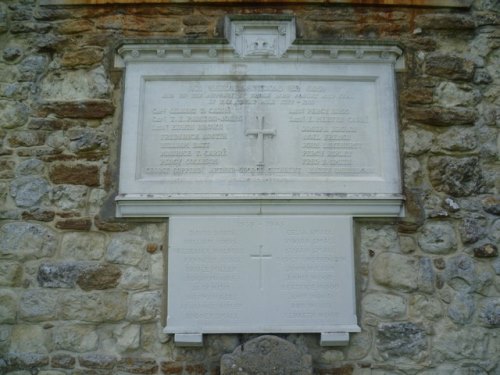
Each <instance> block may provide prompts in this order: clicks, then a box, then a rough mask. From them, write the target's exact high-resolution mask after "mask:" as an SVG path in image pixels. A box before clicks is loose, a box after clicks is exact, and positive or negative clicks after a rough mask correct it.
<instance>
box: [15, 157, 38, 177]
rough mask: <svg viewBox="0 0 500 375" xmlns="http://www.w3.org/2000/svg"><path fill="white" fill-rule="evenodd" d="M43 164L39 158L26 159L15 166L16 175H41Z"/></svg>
mask: <svg viewBox="0 0 500 375" xmlns="http://www.w3.org/2000/svg"><path fill="white" fill-rule="evenodd" d="M44 172H45V164H44V163H43V162H42V161H41V160H40V159H28V160H25V161H22V162H21V163H19V165H18V166H17V167H16V176H29V175H43V174H44Z"/></svg>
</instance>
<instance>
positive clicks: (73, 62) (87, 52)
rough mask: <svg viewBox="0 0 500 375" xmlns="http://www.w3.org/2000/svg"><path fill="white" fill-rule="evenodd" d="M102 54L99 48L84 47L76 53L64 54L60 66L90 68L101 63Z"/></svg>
mask: <svg viewBox="0 0 500 375" xmlns="http://www.w3.org/2000/svg"><path fill="white" fill-rule="evenodd" d="M103 57H104V52H103V50H102V49H101V48H97V47H86V48H79V49H78V50H77V51H68V52H65V53H64V54H63V56H62V59H61V66H63V67H67V68H75V67H77V66H92V65H95V64H98V63H100V62H101V61H102V59H103Z"/></svg>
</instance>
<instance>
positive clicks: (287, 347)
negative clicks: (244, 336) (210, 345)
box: [220, 335, 312, 375]
mask: <svg viewBox="0 0 500 375" xmlns="http://www.w3.org/2000/svg"><path fill="white" fill-rule="evenodd" d="M220 373H221V375H232V374H234V375H237V374H248V375H278V374H296V375H311V374H312V360H311V356H310V355H309V354H304V353H302V352H300V351H299V349H298V348H297V347H296V346H295V345H293V344H292V343H291V342H289V341H286V340H283V339H281V338H279V337H276V336H270V335H266V336H260V337H257V338H255V339H253V340H250V341H248V342H246V343H245V344H243V345H240V346H238V347H237V348H236V349H235V350H234V351H233V353H231V354H224V355H223V356H222V359H221V371H220Z"/></svg>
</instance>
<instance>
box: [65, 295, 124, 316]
mask: <svg viewBox="0 0 500 375" xmlns="http://www.w3.org/2000/svg"><path fill="white" fill-rule="evenodd" d="M59 301H60V307H61V317H62V318H63V319H67V320H82V321H85V322H96V323H100V322H116V321H120V320H122V319H124V318H125V316H126V314H127V294H126V293H121V292H91V293H75V292H71V293H68V294H64V295H62V296H61V297H60V300H59Z"/></svg>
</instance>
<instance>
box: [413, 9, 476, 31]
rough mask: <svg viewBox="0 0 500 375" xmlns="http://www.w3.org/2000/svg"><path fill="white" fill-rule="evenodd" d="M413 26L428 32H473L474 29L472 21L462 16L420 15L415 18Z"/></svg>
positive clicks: (470, 18) (474, 24)
mask: <svg viewBox="0 0 500 375" xmlns="http://www.w3.org/2000/svg"><path fill="white" fill-rule="evenodd" d="M415 26H416V27H420V28H422V29H428V30H457V32H460V31H463V30H473V29H474V28H475V27H476V23H475V22H474V19H473V18H472V17H470V16H469V15H462V14H447V13H436V14H420V15H418V16H416V17H415Z"/></svg>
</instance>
